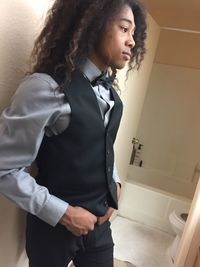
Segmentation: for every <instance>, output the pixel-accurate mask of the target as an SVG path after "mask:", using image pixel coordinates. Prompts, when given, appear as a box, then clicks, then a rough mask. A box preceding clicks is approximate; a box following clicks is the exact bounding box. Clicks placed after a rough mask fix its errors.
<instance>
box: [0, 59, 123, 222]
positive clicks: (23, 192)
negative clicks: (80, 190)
mask: <svg viewBox="0 0 200 267" xmlns="http://www.w3.org/2000/svg"><path fill="white" fill-rule="evenodd" d="M80 69H81V71H82V73H83V74H84V76H85V77H86V78H87V79H88V80H89V81H92V80H94V79H95V78H96V77H98V76H99V75H100V74H101V71H100V70H99V69H98V68H97V67H96V66H95V65H94V64H93V63H92V62H91V61H90V60H87V61H86V62H85V64H83V66H81V68H80ZM93 90H94V92H95V94H96V97H97V100H98V105H99V108H100V111H101V115H102V119H103V120H104V126H105V127H106V125H107V124H108V122H109V117H110V114H111V110H112V108H113V106H114V101H113V100H111V97H110V91H109V90H106V89H105V88H104V87H103V86H102V85H99V86H95V87H93ZM70 116H71V108H70V105H69V103H68V102H67V100H66V98H65V95H64V93H63V92H61V91H59V90H58V84H57V83H56V81H55V80H54V79H52V77H51V76H49V75H47V74H44V73H34V74H32V75H30V76H27V77H26V78H25V79H24V80H23V81H22V83H21V84H20V86H19V87H18V89H17V91H16V93H15V94H14V96H13V97H12V99H11V104H10V106H9V107H7V108H6V109H5V110H4V111H3V112H2V114H1V117H0V136H1V138H0V192H1V193H2V194H3V195H5V196H6V197H7V198H9V199H11V200H12V201H14V202H15V203H16V204H17V205H18V206H19V207H21V208H23V209H25V210H26V211H28V212H30V213H32V214H35V215H36V216H37V217H39V218H40V219H42V220H44V221H45V222H47V223H49V224H50V225H52V226H55V225H56V224H57V223H58V222H59V220H60V219H61V217H62V216H63V214H64V213H65V211H66V209H67V208H68V205H69V204H70V203H69V204H68V203H66V202H65V201H63V200H61V199H59V198H57V197H56V196H54V195H51V194H50V193H49V191H48V189H47V188H46V187H44V186H41V185H39V184H37V182H36V180H35V179H34V178H33V177H32V176H31V175H30V174H29V173H28V172H27V169H26V168H27V167H28V166H30V165H31V164H32V162H33V161H34V160H35V158H36V156H37V153H38V150H39V147H40V145H41V142H42V139H43V137H44V134H46V135H47V136H52V135H58V134H60V133H61V132H63V131H64V130H65V129H66V128H67V127H68V125H69V123H70ZM113 179H114V180H115V182H120V179H119V176H118V174H117V170H116V167H115V164H114V169H113Z"/></svg>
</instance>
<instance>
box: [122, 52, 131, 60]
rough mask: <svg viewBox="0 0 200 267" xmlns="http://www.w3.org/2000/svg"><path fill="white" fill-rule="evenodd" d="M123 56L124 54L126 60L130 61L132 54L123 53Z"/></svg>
mask: <svg viewBox="0 0 200 267" xmlns="http://www.w3.org/2000/svg"><path fill="white" fill-rule="evenodd" d="M122 54H123V56H124V58H125V59H127V60H129V59H130V58H131V53H129V52H123V53H122Z"/></svg>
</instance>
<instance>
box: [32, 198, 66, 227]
mask: <svg viewBox="0 0 200 267" xmlns="http://www.w3.org/2000/svg"><path fill="white" fill-rule="evenodd" d="M68 206H69V204H68V203H67V202H65V201H63V200H61V199H59V198H57V197H55V196H53V195H51V197H50V199H49V200H48V202H47V203H46V205H45V206H44V207H43V208H42V210H41V211H40V212H39V213H38V214H37V215H36V216H37V217H38V218H40V219H41V220H43V221H45V222H46V223H48V224H50V225H52V226H55V225H56V224H57V223H58V222H59V221H60V219H61V218H62V216H63V215H64V213H65V211H66V210H67V208H68Z"/></svg>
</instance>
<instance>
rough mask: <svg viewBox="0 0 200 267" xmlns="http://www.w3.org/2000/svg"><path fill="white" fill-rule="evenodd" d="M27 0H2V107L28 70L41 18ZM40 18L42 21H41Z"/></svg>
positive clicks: (0, 76)
mask: <svg viewBox="0 0 200 267" xmlns="http://www.w3.org/2000/svg"><path fill="white" fill-rule="evenodd" d="M28 2H29V1H26V0H20V1H18V0H7V1H6V0H2V3H1V9H0V10H1V11H0V13H1V16H0V17H1V19H0V22H1V25H0V35H1V43H0V58H1V61H0V111H1V110H2V109H3V108H4V107H5V106H6V105H7V103H8V102H9V99H10V97H11V96H12V95H13V93H14V92H15V90H16V88H17V86H18V84H19V82H20V81H21V79H22V78H23V76H24V74H25V73H26V71H27V60H28V58H29V55H30V52H31V49H32V47H33V42H34V39H35V37H36V32H37V31H38V30H39V28H38V25H40V21H39V19H38V18H37V16H36V14H35V10H34V9H33V4H32V6H31V4H30V3H28ZM46 2H47V1H46ZM38 22H39V23H38Z"/></svg>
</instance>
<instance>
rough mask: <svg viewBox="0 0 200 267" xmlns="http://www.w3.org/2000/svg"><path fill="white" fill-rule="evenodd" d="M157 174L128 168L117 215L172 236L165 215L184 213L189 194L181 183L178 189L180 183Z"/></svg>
mask: <svg viewBox="0 0 200 267" xmlns="http://www.w3.org/2000/svg"><path fill="white" fill-rule="evenodd" d="M159 175H160V173H159V172H157V173H156V171H153V170H152V171H150V172H149V170H145V169H144V168H141V167H136V166H133V167H131V168H130V169H129V173H128V177H127V180H126V182H125V183H124V185H123V190H122V195H121V198H120V205H119V215H120V216H123V217H126V218H129V219H131V220H134V221H137V222H140V223H144V224H146V225H149V226H151V227H156V228H158V229H160V230H162V231H165V232H168V233H170V234H172V233H173V232H172V230H171V226H170V223H169V214H170V213H171V212H172V211H173V210H174V209H176V210H180V211H183V212H188V211H189V209H190V205H191V200H192V197H193V192H192V190H191V191H190V194H188V192H189V191H188V190H187V187H186V185H185V184H183V185H181V186H182V188H181V189H180V182H179V183H178V182H177V181H173V180H169V179H167V178H166V177H165V176H164V175H162V176H160V177H159ZM194 189H195V188H194ZM186 193H187V194H186ZM185 195H186V196H185Z"/></svg>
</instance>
